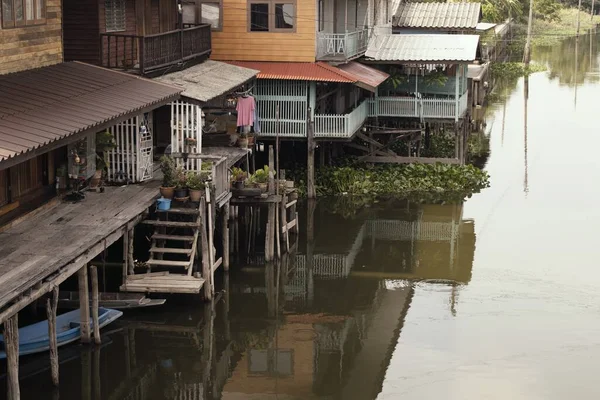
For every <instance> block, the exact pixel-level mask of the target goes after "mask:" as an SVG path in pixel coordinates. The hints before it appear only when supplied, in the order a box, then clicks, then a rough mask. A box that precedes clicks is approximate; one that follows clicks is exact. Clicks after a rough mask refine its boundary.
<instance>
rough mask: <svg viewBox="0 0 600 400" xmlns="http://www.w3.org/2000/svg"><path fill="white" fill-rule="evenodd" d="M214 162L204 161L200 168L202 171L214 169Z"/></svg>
mask: <svg viewBox="0 0 600 400" xmlns="http://www.w3.org/2000/svg"><path fill="white" fill-rule="evenodd" d="M212 166H213V163H212V161H202V165H201V166H200V170H202V171H212Z"/></svg>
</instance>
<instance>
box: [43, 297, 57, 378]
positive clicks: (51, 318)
mask: <svg viewBox="0 0 600 400" xmlns="http://www.w3.org/2000/svg"><path fill="white" fill-rule="evenodd" d="M57 308H58V287H55V288H54V289H53V290H52V298H49V299H47V300H46V316H47V318H48V338H49V350H50V375H51V376H52V384H53V385H54V386H55V387H58V382H59V380H58V345H57V343H56V310H57Z"/></svg>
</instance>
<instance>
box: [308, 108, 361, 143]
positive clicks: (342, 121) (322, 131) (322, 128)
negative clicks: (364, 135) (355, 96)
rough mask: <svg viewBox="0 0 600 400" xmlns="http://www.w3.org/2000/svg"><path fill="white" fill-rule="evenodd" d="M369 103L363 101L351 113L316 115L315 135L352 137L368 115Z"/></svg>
mask: <svg viewBox="0 0 600 400" xmlns="http://www.w3.org/2000/svg"><path fill="white" fill-rule="evenodd" d="M368 113H369V110H368V104H367V102H366V101H365V102H363V103H362V104H361V105H359V106H358V107H356V108H355V109H354V110H352V111H351V112H350V113H349V114H343V115H337V114H329V115H327V114H317V115H315V137H328V138H345V139H349V138H351V137H352V136H353V135H354V134H355V133H356V131H357V130H359V129H360V128H361V127H362V125H363V124H364V123H365V121H366V119H367V117H368Z"/></svg>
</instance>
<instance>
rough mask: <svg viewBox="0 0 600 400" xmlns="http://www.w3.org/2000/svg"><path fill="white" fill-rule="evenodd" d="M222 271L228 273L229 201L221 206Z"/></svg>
mask: <svg viewBox="0 0 600 400" xmlns="http://www.w3.org/2000/svg"><path fill="white" fill-rule="evenodd" d="M222 222H223V269H224V270H225V271H229V201H228V202H227V203H225V205H224V206H223V221H222Z"/></svg>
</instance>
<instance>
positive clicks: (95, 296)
mask: <svg viewBox="0 0 600 400" xmlns="http://www.w3.org/2000/svg"><path fill="white" fill-rule="evenodd" d="M90 275H91V278H92V328H93V329H94V343H96V344H100V342H101V340H100V324H99V322H98V305H99V299H98V269H97V268H96V266H95V265H90Z"/></svg>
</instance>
